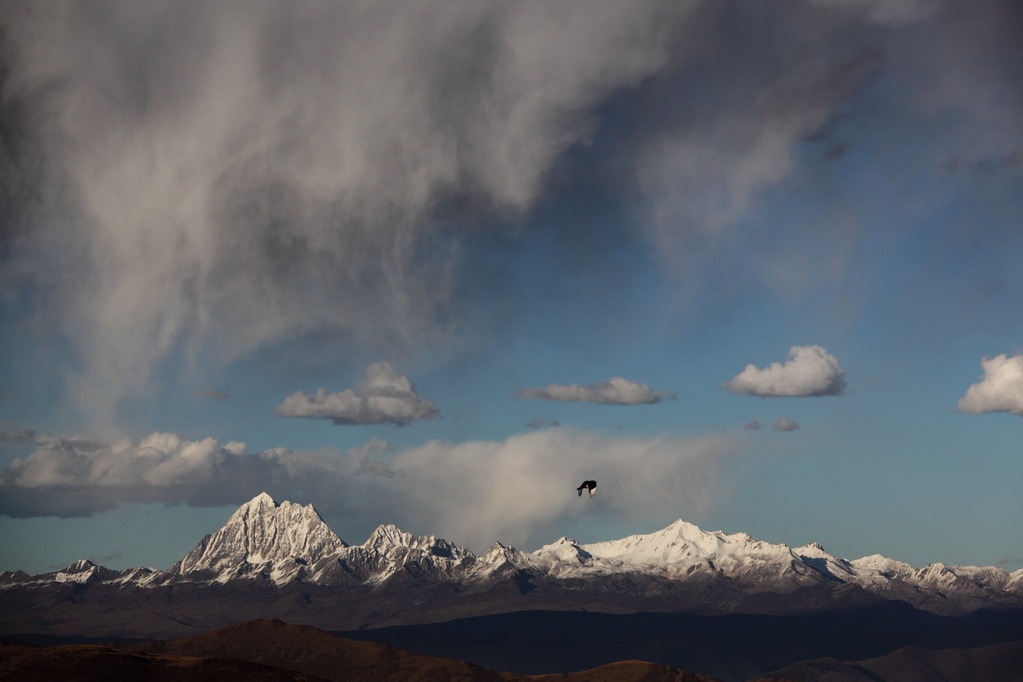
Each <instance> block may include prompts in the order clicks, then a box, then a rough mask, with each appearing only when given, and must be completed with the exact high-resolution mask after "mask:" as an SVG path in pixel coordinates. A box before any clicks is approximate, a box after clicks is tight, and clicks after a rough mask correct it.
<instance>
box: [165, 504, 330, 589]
mask: <svg viewBox="0 0 1023 682" xmlns="http://www.w3.org/2000/svg"><path fill="white" fill-rule="evenodd" d="M346 546H347V545H346V544H345V542H344V541H343V540H342V539H341V538H339V537H338V536H337V535H336V534H335V533H334V531H333V530H331V529H330V527H329V526H327V524H326V523H324V522H323V519H322V518H320V515H319V514H318V513H317V512H316V509H315V508H313V506H312V505H311V504H310V505H307V506H304V507H303V506H302V505H300V504H292V503H291V502H282V503H281V504H277V503H276V502H274V500H273V498H272V497H270V496H269V495H267V494H266V493H261V494H259V495H257V496H256V497H254V498H252V499H251V500H250V501H249V502H246V503H245V504H243V505H242V506H241V507H239V508H238V511H236V512H235V513H234V514H232V515H231V518H229V519H228V521H227V523H226V524H225V525H224V527H223V528H221V529H220V530H218V531H216V532H215V533H212V534H211V535H207V536H206V537H205V538H203V540H202V542H200V543H199V544H198V545H197V546H196V547H195V549H193V550H192V551H191V552H189V553H188V554H187V555H185V556H184V557H183V558H182V559H181V560H180V561H178V563H176V564H175V565H174V566H173V567H172V568H171V569H170V572H171V573H181V574H184V573H191V572H194V571H212V572H214V573H217V574H223V573H224V572H225V571H229V572H230V573H229V574H226V575H223V578H224V579H230V578H231V577H241V575H240V574H244V573H245V572H248V571H250V570H259V571H261V572H270V573H277V572H280V571H282V570H283V571H285V572H289V573H290V572H293V571H297V570H298V568H297V567H299V566H305V565H308V564H310V563H312V562H315V561H318V560H319V559H321V558H323V557H325V556H327V555H330V554H333V553H336V552H337V551H339V550H341V549H342V548H344V547H346ZM281 577H284V576H281Z"/></svg>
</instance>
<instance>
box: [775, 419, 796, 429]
mask: <svg viewBox="0 0 1023 682" xmlns="http://www.w3.org/2000/svg"><path fill="white" fill-rule="evenodd" d="M773 428H774V430H775V431H795V430H796V429H798V428H799V424H797V423H796V422H794V421H793V420H791V419H789V418H788V417H778V418H777V419H775V420H774V426H773Z"/></svg>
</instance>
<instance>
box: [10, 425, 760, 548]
mask: <svg viewBox="0 0 1023 682" xmlns="http://www.w3.org/2000/svg"><path fill="white" fill-rule="evenodd" d="M739 445H740V440H739V439H737V438H736V437H734V436H731V435H708V436H703V437H688V438H677V437H671V438H670V437H651V438H640V437H632V438H629V437H613V438H612V437H602V436H599V435H595V434H592V433H585V432H578V431H574V430H572V429H566V428H561V429H545V430H541V431H533V432H529V433H525V434H520V435H514V436H511V437H509V438H507V439H506V440H503V441H472V442H466V443H448V442H443V441H431V442H428V443H426V444H424V445H420V446H417V447H412V448H408V449H405V450H400V451H397V452H391V451H390V449H389V446H388V445H387V443H385V442H383V441H370V442H369V443H367V444H366V445H364V446H363V447H361V448H354V449H351V450H348V451H340V450H336V449H322V450H316V451H298V450H288V449H285V448H274V449H270V450H266V451H264V452H248V451H247V449H246V447H245V445H244V444H241V443H227V444H221V443H219V442H218V441H216V440H215V439H212V438H206V439H202V440H198V441H190V440H187V439H183V438H181V437H179V436H176V435H173V434H161V433H156V434H152V435H150V436H148V437H146V438H144V439H142V440H141V441H139V442H137V443H133V442H129V441H116V442H102V441H94V440H93V441H90V440H83V439H57V438H52V439H49V440H47V441H46V442H45V443H40V445H39V447H38V448H37V449H36V450H35V451H34V452H33V453H32V454H31V455H29V456H28V457H26V458H24V459H17V460H15V461H14V462H13V463H12V464H11V465H10V466H9V467H8V468H6V469H3V470H2V472H0V513H3V514H6V515H9V516H17V517H26V516H44V515H45V516H74V515H89V514H93V513H96V512H99V511H102V510H105V509H110V508H113V507H116V506H117V505H120V504H123V503H128V502H165V503H169V504H179V503H185V504H190V505H197V506H219V505H228V504H240V503H241V502H244V501H246V500H248V499H250V498H251V497H252V496H253V495H255V494H256V493H257V492H259V491H262V490H267V491H268V492H270V493H271V494H272V495H274V496H275V497H277V498H279V499H292V500H301V501H303V502H311V503H313V504H315V505H316V507H317V509H319V510H320V512H321V513H322V514H324V515H325V516H331V515H334V516H338V517H343V518H345V519H346V521H347V522H349V523H354V522H355V520H358V519H364V520H365V528H366V531H365V532H366V533H367V534H368V532H369V530H371V529H372V527H373V526H375V525H376V524H379V523H382V522H385V521H388V522H395V523H398V524H399V525H403V526H404V527H406V528H407V529H409V530H412V531H415V532H421V533H425V532H429V533H436V534H441V535H443V536H444V537H447V538H448V539H450V540H453V541H456V542H462V543H465V544H472V545H474V546H476V547H479V548H485V547H486V546H487V545H488V544H490V543H492V542H493V541H494V540H496V539H501V540H502V541H504V542H511V543H516V544H518V545H520V546H523V543H526V542H545V541H549V540H550V536H551V534H552V533H556V531H557V529H558V528H560V527H563V525H564V523H565V522H566V521H567V520H568V519H571V518H572V517H575V516H578V515H579V514H582V513H586V514H588V515H592V516H596V517H598V518H599V517H600V516H601V515H604V516H606V518H607V520H608V521H609V522H610V521H611V520H621V518H622V517H625V518H632V519H637V518H638V519H643V518H649V517H651V516H656V517H658V519H661V518H666V519H667V518H669V517H670V518H676V517H678V516H692V515H696V514H699V513H703V512H705V511H707V510H708V509H710V508H711V507H713V505H714V504H715V503H717V502H718V501H720V499H722V497H723V496H724V495H726V494H727V486H726V485H725V483H724V482H723V481H722V478H721V475H720V474H721V466H720V465H721V463H722V461H723V460H724V458H726V457H729V456H731V455H734V454H735V453H736V452H737V451H738V449H739ZM584 479H596V480H598V481H600V490H601V495H600V496H599V498H598V500H599V503H600V505H602V506H600V507H588V508H583V507H581V506H580V505H579V504H578V503H579V500H578V498H577V496H576V495H575V487H576V486H577V485H578V482H579V481H580V480H584ZM337 530H338V532H340V533H342V537H344V534H345V533H349V532H352V531H351V529H350V528H349V529H346V528H337Z"/></svg>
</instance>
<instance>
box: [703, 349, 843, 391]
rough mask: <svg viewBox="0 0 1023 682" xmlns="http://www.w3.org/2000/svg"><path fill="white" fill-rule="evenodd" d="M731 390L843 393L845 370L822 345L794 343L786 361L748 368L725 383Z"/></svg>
mask: <svg viewBox="0 0 1023 682" xmlns="http://www.w3.org/2000/svg"><path fill="white" fill-rule="evenodd" d="M722 388H725V389H727V390H728V391H729V392H731V393H741V394H746V395H756V396H763V397H809V396H825V395H842V394H843V393H844V392H845V370H843V369H842V366H841V365H840V364H839V362H838V360H837V359H836V358H835V357H834V356H833V355H831V354H830V353H828V352H827V351H826V350H825V349H824V348H822V347H821V346H792V348H790V349H789V359H788V361H787V362H786V363H785V364H782V363H780V362H773V363H771V364H770V365H769V366H768V367H765V368H763V369H759V368H757V367H756V366H754V365H746V369H744V370H743V371H742V372H740V373H739V374H737V375H736V376H735V378H734V379H732V380H731V381H729V382H727V383H726V384H724V386H722Z"/></svg>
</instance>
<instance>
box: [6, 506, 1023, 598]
mask: <svg viewBox="0 0 1023 682" xmlns="http://www.w3.org/2000/svg"><path fill="white" fill-rule="evenodd" d="M508 580H511V581H514V582H515V583H516V584H518V585H519V586H520V588H521V589H522V591H532V590H535V589H542V588H543V587H558V588H563V589H566V590H569V591H575V592H580V593H590V592H597V593H600V594H606V593H607V592H608V591H609V590H611V591H614V590H613V588H614V587H615V586H616V585H617V586H620V587H622V588H628V589H622V590H620V592H622V593H623V594H622V596H626V594H628V595H631V596H641V597H654V596H656V597H658V598H664V599H668V600H670V601H678V602H684V601H686V600H687V598H695V601H693V602H691V603H690V604H689V606H691V607H696V610H706V609H707V608H709V607H710V604H709V603H702V601H701V600H700V599H699V596H700V595H701V594H709V593H714V595H713V596H714V605H715V608H711V609H710V610H712V611H715V612H722V613H724V612H732V611H743V610H751V609H752V610H766V611H774V610H777V609H775V608H772V607H771V605H770V603H771V602H772V601H774V602H777V603H779V604H780V603H781V601H780V600H778V599H776V597H780V596H785V595H791V596H792V600H791V602H790V604H789V605H790V607H794V608H796V609H798V608H800V606H801V605H802V604H803V603H804V602H806V597H808V596H810V595H811V594H813V593H817V592H819V593H820V594H824V593H827V594H828V595H829V596H830V597H832V598H849V597H853V596H854V595H855V596H858V597H859V598H861V599H869V597H870V596H874V597H880V598H883V599H887V600H892V599H897V600H901V601H906V602H908V603H910V604H912V605H914V606H916V607H917V608H920V609H924V610H927V611H931V612H932V613H940V614H958V613H967V612H969V611H972V610H974V609H977V608H982V607H992V606H997V605H1004V606H1012V607H1015V606H1021V605H1023V569H1020V570H1017V571H1014V572H1009V571H1008V570H1006V569H1004V568H1000V567H994V566H987V567H976V566H949V565H946V564H942V563H934V564H929V565H927V566H924V567H922V568H914V567H912V566H910V565H909V564H906V563H903V562H901V561H897V560H894V559H890V558H887V557H883V556H880V555H872V556H867V557H863V558H860V559H854V560H852V561H850V560H846V559H840V558H837V557H835V556H832V555H831V554H829V553H828V552H826V551H825V550H824V548H823V547H822V546H821V545H819V544H817V543H811V544H807V545H804V546H802V547H797V548H794V549H793V548H790V547H788V546H787V545H783V544H772V543H769V542H763V541H760V540H756V539H754V538H752V537H750V536H749V535H747V534H746V533H734V534H726V533H724V532H722V531H712V532H708V531H704V530H701V529H700V528H698V527H697V526H695V525H693V524H691V523H687V522H685V521H682V520H678V521H675V522H674V523H672V524H671V525H669V526H668V527H667V528H664V529H662V530H659V531H657V532H654V533H649V534H643V535H632V536H629V537H626V538H622V539H620V540H611V541H608V542H597V543H591V544H580V543H577V542H576V541H574V540H571V539H569V538H567V537H562V538H560V539H558V540H556V541H555V542H553V543H550V544H548V545H544V546H543V547H541V548H539V549H537V550H536V551H533V552H523V551H520V550H518V549H515V548H514V547H508V546H505V545H502V544H501V543H500V542H498V543H495V544H494V545H493V547H491V548H490V549H489V550H488V551H487V552H486V553H485V554H483V555H482V556H477V555H476V554H474V553H473V552H471V551H469V550H468V549H466V548H465V547H462V546H459V545H456V544H454V543H452V542H450V541H448V540H444V539H440V538H437V537H435V536H433V535H425V536H418V537H416V536H414V535H412V534H410V533H407V532H405V531H402V530H400V529H399V528H397V527H396V526H394V525H381V526H379V527H378V528H377V529H376V530H375V531H373V533H372V534H371V535H370V537H369V539H367V540H366V542H364V543H363V544H361V545H349V544H348V543H346V542H345V541H344V540H342V539H341V538H340V537H339V536H338V535H337V534H336V533H335V532H334V531H333V530H332V529H331V528H330V527H329V526H328V525H327V524H326V523H325V522H324V521H323V519H322V518H321V517H320V515H319V514H318V513H317V511H316V509H315V508H313V506H312V505H307V506H302V505H300V504H295V503H291V502H282V503H277V502H275V501H274V500H273V498H271V497H270V496H269V495H267V494H266V493H261V494H260V495H257V496H256V497H255V498H253V499H252V500H250V501H249V502H247V503H245V504H243V505H242V506H241V507H240V508H239V509H238V510H237V511H236V512H235V513H234V514H232V515H231V517H230V518H229V519H228V521H227V523H226V524H225V525H224V526H223V527H222V528H221V529H220V530H218V531H216V532H215V533H212V534H210V535H207V536H206V537H204V538H203V539H202V540H201V541H200V542H199V544H198V545H196V547H195V548H194V549H193V550H192V551H190V552H189V553H188V554H186V555H185V556H184V557H182V558H181V559H180V560H179V561H178V562H177V563H175V564H174V565H173V566H172V567H171V568H170V569H169V570H167V571H162V570H158V569H155V568H132V569H128V570H122V571H115V570H111V569H108V568H105V567H102V566H97V565H95V564H93V563H92V562H90V561H88V560H84V559H83V560H79V561H76V562H75V563H73V564H71V565H70V566H68V567H67V568H65V569H63V570H60V571H56V572H54V573H46V574H42V575H36V576H29V575H27V574H25V573H24V572H20V571H18V572H9V571H7V572H3V573H0V589H5V590H8V591H9V590H10V589H12V588H15V587H29V586H32V587H42V586H45V585H47V584H54V583H57V584H60V583H64V584H79V585H96V584H105V585H112V586H118V587H122V588H133V587H134V588H148V589H153V588H157V587H161V586H171V585H178V586H180V585H185V584H194V585H213V584H218V585H226V584H231V583H236V582H237V581H255V582H259V583H265V584H272V585H274V586H278V587H284V586H288V585H306V586H313V585H316V586H329V587H347V588H360V589H363V590H365V589H367V588H368V589H380V588H384V587H386V586H389V585H391V584H393V583H402V584H412V585H414V586H428V585H447V586H450V587H452V588H453V589H456V590H457V591H464V592H469V593H476V594H479V593H482V592H486V591H487V590H488V589H489V588H491V587H494V586H495V585H496V584H498V583H502V582H506V581H508ZM636 588H641V589H636ZM820 594H818V595H817V596H818V597H820ZM758 595H759V596H761V597H763V599H761V600H759V601H761V602H763V609H757V608H756V607H755V606H754V603H755V602H757V601H758V600H756V599H755V597H757V596H758ZM611 596H613V595H611ZM783 610H784V609H783Z"/></svg>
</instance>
